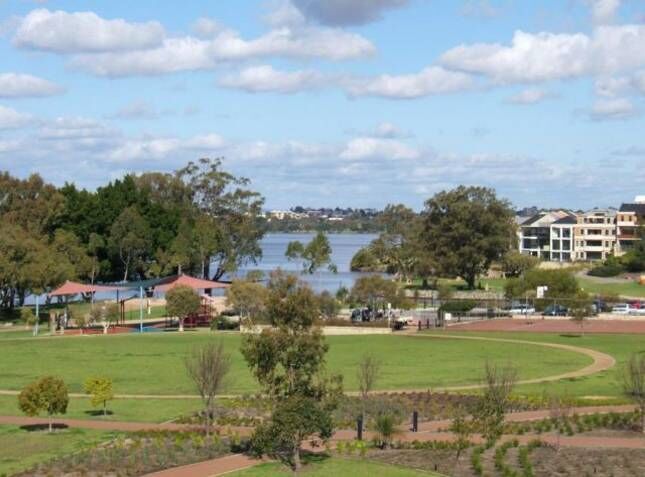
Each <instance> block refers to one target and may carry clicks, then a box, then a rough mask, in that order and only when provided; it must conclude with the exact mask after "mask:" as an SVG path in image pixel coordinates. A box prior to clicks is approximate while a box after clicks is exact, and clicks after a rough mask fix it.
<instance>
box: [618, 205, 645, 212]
mask: <svg viewBox="0 0 645 477" xmlns="http://www.w3.org/2000/svg"><path fill="white" fill-rule="evenodd" d="M620 211H621V212H634V213H635V214H637V215H645V204H640V203H638V204H622V205H621V206H620Z"/></svg>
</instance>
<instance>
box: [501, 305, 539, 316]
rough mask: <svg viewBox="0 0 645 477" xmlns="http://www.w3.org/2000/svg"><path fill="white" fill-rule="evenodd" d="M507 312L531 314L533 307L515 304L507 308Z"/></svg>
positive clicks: (533, 310)
mask: <svg viewBox="0 0 645 477" xmlns="http://www.w3.org/2000/svg"><path fill="white" fill-rule="evenodd" d="M508 313H509V314H510V315H532V314H533V313H535V308H533V307H532V306H529V305H515V306H512V307H511V308H510V309H509V310H508Z"/></svg>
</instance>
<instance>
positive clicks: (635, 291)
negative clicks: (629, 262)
mask: <svg viewBox="0 0 645 477" xmlns="http://www.w3.org/2000/svg"><path fill="white" fill-rule="evenodd" d="M578 283H580V286H581V287H582V288H583V289H584V290H585V291H587V292H589V293H594V294H600V295H602V294H603V293H607V294H614V293H617V294H619V295H621V296H633V297H641V298H645V286H643V285H639V284H638V283H636V282H634V281H627V280H625V283H598V282H596V281H593V280H588V279H586V278H580V277H578Z"/></svg>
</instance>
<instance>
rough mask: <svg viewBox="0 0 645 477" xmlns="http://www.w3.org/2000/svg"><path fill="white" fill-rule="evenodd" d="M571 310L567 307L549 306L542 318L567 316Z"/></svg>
mask: <svg viewBox="0 0 645 477" xmlns="http://www.w3.org/2000/svg"><path fill="white" fill-rule="evenodd" d="M568 312H569V309H568V308H567V307H566V306H563V305H559V304H557V303H556V304H553V305H549V306H547V307H546V308H545V309H544V311H543V312H542V316H566V315H567V313H568Z"/></svg>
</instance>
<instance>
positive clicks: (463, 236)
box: [422, 186, 516, 288]
mask: <svg viewBox="0 0 645 477" xmlns="http://www.w3.org/2000/svg"><path fill="white" fill-rule="evenodd" d="M422 215H423V220H424V225H423V231H422V236H423V239H424V242H425V246H426V250H427V251H428V253H429V254H430V256H432V257H433V258H434V260H435V261H436V263H437V265H438V267H439V269H440V271H441V272H442V274H443V275H446V276H455V275H456V276H460V277H462V278H463V279H464V280H465V281H466V283H467V284H468V286H469V287H470V288H474V287H475V282H476V280H477V277H478V276H479V275H481V274H483V273H486V271H488V268H489V266H490V264H491V263H492V262H493V261H494V260H500V259H502V258H503V256H504V254H506V252H508V251H509V250H510V249H511V248H513V246H514V244H515V241H516V235H515V223H514V212H513V210H512V209H511V207H510V204H509V203H508V202H507V201H505V200H501V199H498V198H497V196H496V195H495V191H494V190H492V189H488V188H485V187H466V186H459V187H457V188H456V189H453V190H450V191H444V192H440V193H438V194H436V195H435V196H434V197H432V198H431V199H429V200H428V201H426V203H425V209H424V211H423V213H422Z"/></svg>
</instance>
